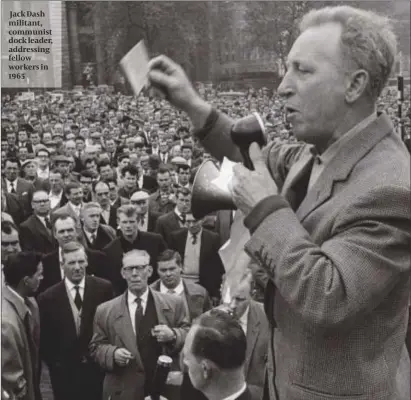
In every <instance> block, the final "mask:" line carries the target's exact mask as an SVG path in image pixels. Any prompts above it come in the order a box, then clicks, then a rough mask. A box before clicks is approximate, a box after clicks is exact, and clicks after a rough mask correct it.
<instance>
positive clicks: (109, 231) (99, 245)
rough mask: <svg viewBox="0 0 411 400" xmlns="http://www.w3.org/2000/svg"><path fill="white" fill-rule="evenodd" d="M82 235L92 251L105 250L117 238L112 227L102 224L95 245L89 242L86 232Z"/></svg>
mask: <svg viewBox="0 0 411 400" xmlns="http://www.w3.org/2000/svg"><path fill="white" fill-rule="evenodd" d="M82 234H83V238H84V241H85V242H86V243H87V247H88V248H89V249H92V250H103V248H104V247H106V246H107V245H108V244H109V243H111V241H112V240H113V239H114V238H115V237H116V231H115V230H114V229H113V228H112V227H111V226H108V225H104V224H100V226H99V227H98V229H97V236H96V240H95V241H94V242H93V243H90V242H89V240H88V238H87V235H86V234H85V233H84V230H83V232H82Z"/></svg>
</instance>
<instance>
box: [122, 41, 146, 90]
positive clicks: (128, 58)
mask: <svg viewBox="0 0 411 400" xmlns="http://www.w3.org/2000/svg"><path fill="white" fill-rule="evenodd" d="M148 61H149V59H148V53H147V49H146V46H145V44H144V41H143V40H140V42H138V43H137V44H136V45H135V46H134V47H133V48H132V49H131V50H130V51H129V52H128V53H127V54H126V55H125V56H124V57H123V58H122V59H121V61H120V65H121V68H122V69H123V71H124V73H125V75H126V77H127V79H128V81H129V82H130V85H131V87H132V88H133V91H134V94H135V95H136V96H138V95H139V93H140V92H141V90H142V89H143V87H144V86H145V85H146V84H147V83H148V72H149V69H148Z"/></svg>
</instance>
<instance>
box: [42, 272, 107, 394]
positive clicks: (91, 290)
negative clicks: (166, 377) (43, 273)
mask: <svg viewBox="0 0 411 400" xmlns="http://www.w3.org/2000/svg"><path fill="white" fill-rule="evenodd" d="M112 298H113V287H112V285H111V283H110V282H108V281H105V280H104V279H100V278H97V277H94V276H86V279H85V288H84V297H83V305H82V310H81V317H80V318H81V323H80V332H79V334H78V333H77V330H76V325H75V323H74V317H73V312H72V309H71V306H70V301H69V297H68V294H67V289H66V285H65V283H64V281H60V282H59V283H57V284H56V285H54V286H52V287H50V288H48V289H47V290H46V291H45V292H43V293H41V294H40V296H39V298H38V301H39V308H40V321H41V346H40V354H41V356H42V359H43V360H44V361H45V362H46V364H47V366H48V368H49V372H50V378H51V382H52V386H53V391H54V393H55V395H56V397H58V398H67V399H70V398H74V397H73V396H74V395H75V398H89V399H92V398H94V399H96V398H98V397H97V396H96V394H97V393H99V395H100V398H101V385H102V382H103V376H102V374H101V372H100V371H98V369H97V368H96V365H94V362H93V361H92V360H91V359H90V357H89V352H88V345H89V343H90V340H91V337H92V335H93V319H94V314H95V312H96V308H97V306H99V305H100V304H102V303H104V302H106V301H109V300H111V299H112ZM84 394H87V395H88V396H87V397H84ZM93 394H94V397H92V396H93Z"/></svg>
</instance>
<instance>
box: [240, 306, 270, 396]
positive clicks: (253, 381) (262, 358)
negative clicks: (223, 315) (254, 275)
mask: <svg viewBox="0 0 411 400" xmlns="http://www.w3.org/2000/svg"><path fill="white" fill-rule="evenodd" d="M246 336H247V352H246V356H245V363H244V375H245V380H246V382H247V385H248V389H249V391H250V394H251V399H252V400H261V399H262V398H263V390H264V381H265V376H266V365H267V361H268V355H267V352H268V346H269V343H270V329H269V325H268V320H267V317H266V315H265V313H264V306H263V304H261V303H257V302H256V301H254V300H251V301H250V308H249V311H248V320H247V335H246ZM269 373H270V374H269V376H273V375H272V374H273V370H272V369H270V371H269ZM272 398H274V396H273V397H272Z"/></svg>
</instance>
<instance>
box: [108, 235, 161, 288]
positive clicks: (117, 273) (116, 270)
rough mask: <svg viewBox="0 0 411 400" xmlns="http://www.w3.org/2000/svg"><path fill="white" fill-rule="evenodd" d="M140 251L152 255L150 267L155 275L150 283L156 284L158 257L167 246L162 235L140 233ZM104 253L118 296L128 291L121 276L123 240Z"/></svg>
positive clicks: (110, 245)
mask: <svg viewBox="0 0 411 400" xmlns="http://www.w3.org/2000/svg"><path fill="white" fill-rule="evenodd" d="M135 248H137V249H139V250H146V251H147V253H148V254H149V255H150V265H151V266H152V267H153V275H152V276H151V278H150V279H149V283H151V282H154V281H155V280H156V279H158V274H157V257H158V256H159V255H160V253H162V252H163V251H164V250H165V249H166V248H167V245H166V244H165V243H164V240H163V239H162V238H161V236H160V235H157V234H156V233H151V232H138V235H137V245H136V247H135ZM103 252H104V253H105V255H106V258H105V260H106V262H107V265H109V266H110V270H111V273H112V279H111V282H112V283H113V286H114V292H115V293H116V294H117V295H118V294H120V293H123V292H124V290H125V289H126V287H127V285H126V281H125V280H124V279H123V277H122V276H121V268H122V259H123V248H122V247H121V239H120V238H119V237H117V238H115V239H114V240H113V241H112V242H111V243H109V244H108V245H107V246H106V247H105V248H104V249H103Z"/></svg>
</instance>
